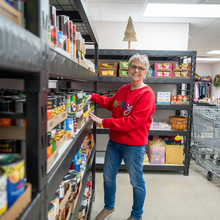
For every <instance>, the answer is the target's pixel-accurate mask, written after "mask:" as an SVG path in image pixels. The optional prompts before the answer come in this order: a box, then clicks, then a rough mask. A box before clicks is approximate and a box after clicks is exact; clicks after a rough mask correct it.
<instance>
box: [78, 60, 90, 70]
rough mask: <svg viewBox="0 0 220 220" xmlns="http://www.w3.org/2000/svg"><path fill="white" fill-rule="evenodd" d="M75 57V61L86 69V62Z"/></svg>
mask: <svg viewBox="0 0 220 220" xmlns="http://www.w3.org/2000/svg"><path fill="white" fill-rule="evenodd" d="M76 59H77V62H78V64H79V65H81V66H83V67H85V68H86V69H88V65H87V63H86V61H84V60H82V59H79V58H76Z"/></svg>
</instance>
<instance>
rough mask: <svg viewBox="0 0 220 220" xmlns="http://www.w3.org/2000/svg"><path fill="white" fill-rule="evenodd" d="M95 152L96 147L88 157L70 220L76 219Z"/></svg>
mask: <svg viewBox="0 0 220 220" xmlns="http://www.w3.org/2000/svg"><path fill="white" fill-rule="evenodd" d="M95 151H96V146H94V147H93V150H92V153H91V155H90V160H89V164H88V165H87V167H86V170H85V172H84V175H83V179H82V188H81V191H80V193H79V197H78V201H77V204H76V206H75V209H74V212H73V214H72V217H71V220H75V219H77V215H78V211H79V208H80V206H81V201H82V197H83V194H84V190H85V187H86V183H87V179H88V176H89V172H90V170H91V168H92V164H93V160H95Z"/></svg>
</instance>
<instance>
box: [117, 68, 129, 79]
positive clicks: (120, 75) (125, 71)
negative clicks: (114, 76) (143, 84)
mask: <svg viewBox="0 0 220 220" xmlns="http://www.w3.org/2000/svg"><path fill="white" fill-rule="evenodd" d="M119 77H129V76H128V70H122V69H120V70H119Z"/></svg>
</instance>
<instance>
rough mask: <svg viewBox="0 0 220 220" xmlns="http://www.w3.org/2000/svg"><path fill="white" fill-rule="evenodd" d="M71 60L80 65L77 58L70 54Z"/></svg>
mask: <svg viewBox="0 0 220 220" xmlns="http://www.w3.org/2000/svg"><path fill="white" fill-rule="evenodd" d="M70 59H71V60H73V61H74V62H75V63H78V62H77V59H76V57H74V56H73V55H71V54H70Z"/></svg>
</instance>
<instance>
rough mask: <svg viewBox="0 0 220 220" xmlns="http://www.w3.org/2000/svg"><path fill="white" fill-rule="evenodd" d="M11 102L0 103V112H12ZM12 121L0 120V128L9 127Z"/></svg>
mask: <svg viewBox="0 0 220 220" xmlns="http://www.w3.org/2000/svg"><path fill="white" fill-rule="evenodd" d="M12 105H13V102H12V101H11V100H3V101H0V112H12ZM11 121H12V119H10V118H0V126H11V125H12V123H11Z"/></svg>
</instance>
